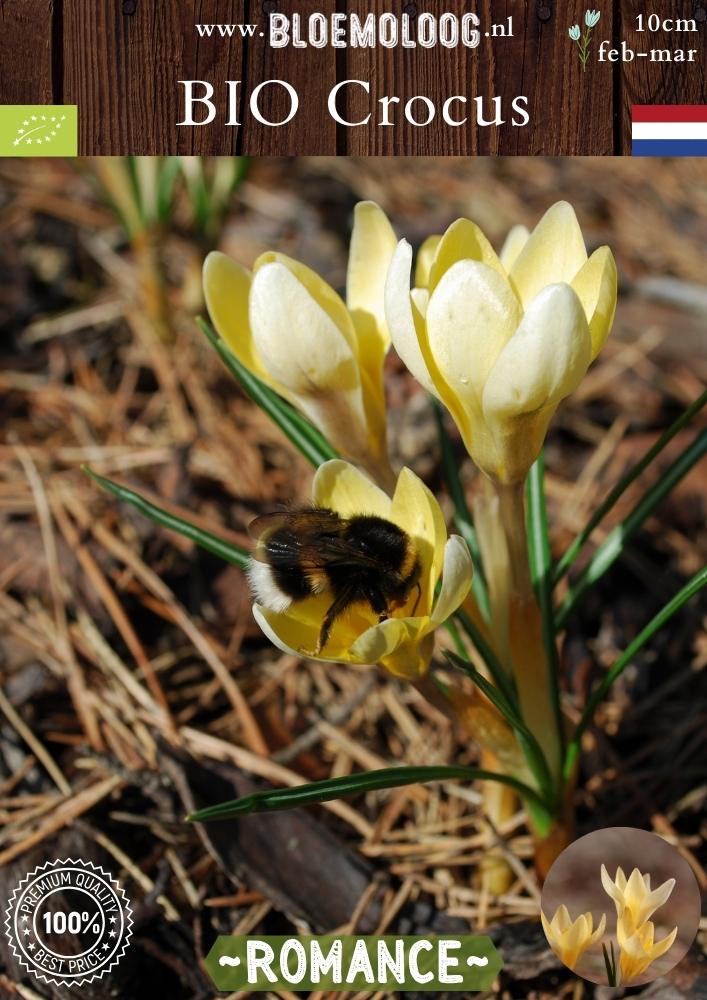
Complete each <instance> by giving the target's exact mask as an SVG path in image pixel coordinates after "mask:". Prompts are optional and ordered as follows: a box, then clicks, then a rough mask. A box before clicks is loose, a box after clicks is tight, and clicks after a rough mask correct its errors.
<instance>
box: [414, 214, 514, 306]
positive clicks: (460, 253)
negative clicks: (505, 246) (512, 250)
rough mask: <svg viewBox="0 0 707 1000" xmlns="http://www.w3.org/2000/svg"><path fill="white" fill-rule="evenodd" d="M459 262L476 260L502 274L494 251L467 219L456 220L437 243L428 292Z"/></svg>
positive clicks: (501, 267)
mask: <svg viewBox="0 0 707 1000" xmlns="http://www.w3.org/2000/svg"><path fill="white" fill-rule="evenodd" d="M460 260H476V261H479V263H481V264H486V266H487V267H490V268H492V270H494V271H498V273H499V274H504V270H503V266H502V264H501V262H500V260H499V259H498V256H497V254H496V251H495V250H494V249H493V247H492V246H491V244H490V243H489V241H488V240H487V239H486V237H485V236H484V234H483V233H482V232H481V230H480V229H479V227H478V226H477V225H476V223H475V222H471V221H470V220H469V219H457V221H456V222H453V223H452V224H451V226H450V227H449V229H448V230H447V231H446V233H445V234H444V236H443V237H442V239H441V240H440V241H439V246H438V247H437V252H436V253H435V256H434V260H433V262H432V267H431V268H430V277H429V289H430V292H433V291H434V289H435V288H436V287H437V285H438V284H439V282H440V281H441V279H442V276H443V275H444V274H446V272H447V271H448V270H449V268H450V267H452V265H453V264H456V263H457V261H460Z"/></svg>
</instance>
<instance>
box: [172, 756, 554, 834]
mask: <svg viewBox="0 0 707 1000" xmlns="http://www.w3.org/2000/svg"><path fill="white" fill-rule="evenodd" d="M453 780H462V781H477V780H481V781H498V782H500V783H501V784H504V785H508V786H510V787H511V788H514V789H515V790H516V791H517V792H518V793H519V794H520V795H522V796H524V797H526V798H528V799H531V800H532V801H533V802H534V803H536V804H537V805H538V806H539V807H540V808H541V809H544V810H546V809H547V807H546V805H545V803H544V802H543V800H542V798H541V797H540V796H539V795H538V793H537V792H536V791H535V790H534V789H533V788H531V787H530V786H529V785H526V784H525V783H524V782H522V781H518V780H517V779H516V778H511V777H509V776H508V775H505V774H497V773H496V772H494V771H484V770H481V769H480V768H475V767H456V766H453V765H452V766H448V767H447V766H431V767H385V768H381V769H380V770H377V771H364V772H362V773H360V774H347V775H343V776H342V777H340V778H325V779H324V780H323V781H313V782H311V783H310V784H307V785H296V786H295V787H294V788H268V789H266V790H265V791H262V792H254V793H253V794H252V795H245V796H243V797H242V798H240V799H233V800H231V801H230V802H221V803H219V804H218V805H215V806H208V807H207V808H206V809H200V810H199V811H198V812H195V813H192V814H191V815H190V816H187V820H188V821H189V822H190V823H195V822H198V823H208V822H212V821H215V820H224V819H232V818H233V817H234V816H244V815H247V814H248V813H256V812H273V811H274V810H278V809H295V808H298V807H299V806H307V805H312V804H313V803H316V802H329V801H331V800H332V799H339V798H342V797H344V796H347V795H359V794H361V793H362V792H370V791H375V790H378V789H384V788H401V787H402V786H403V785H416V784H419V783H421V782H426V781H453Z"/></svg>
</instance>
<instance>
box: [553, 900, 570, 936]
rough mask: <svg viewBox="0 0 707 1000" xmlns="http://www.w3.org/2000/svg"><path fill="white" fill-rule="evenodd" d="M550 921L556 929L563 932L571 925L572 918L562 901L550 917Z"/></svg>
mask: <svg viewBox="0 0 707 1000" xmlns="http://www.w3.org/2000/svg"><path fill="white" fill-rule="evenodd" d="M552 922H553V924H554V925H555V927H556V929H557V930H559V931H561V932H562V933H564V932H565V931H566V930H568V929H569V928H570V927H571V926H572V918H571V917H570V912H569V910H568V909H567V907H566V906H565V904H564V903H561V904H560V905H559V906H558V907H557V910H556V911H555V916H554V917H553V918H552Z"/></svg>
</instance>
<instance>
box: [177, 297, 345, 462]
mask: <svg viewBox="0 0 707 1000" xmlns="http://www.w3.org/2000/svg"><path fill="white" fill-rule="evenodd" d="M197 323H198V324H199V327H200V329H201V331H202V332H203V333H204V334H205V335H206V337H207V338H208V340H209V341H210V342H211V344H212V345H213V347H215V348H216V350H217V351H218V353H219V355H220V356H221V360H222V361H223V362H224V364H225V365H226V367H227V368H228V370H229V371H230V372H231V374H232V375H233V376H234V378H235V379H236V381H237V382H238V383H239V384H240V385H241V386H242V387H243V389H244V390H245V391H246V392H247V393H248V395H249V396H250V398H251V399H252V400H253V402H254V403H257V405H258V406H259V407H260V408H261V410H263V411H264V412H265V413H267V415H268V416H269V417H270V418H271V419H272V420H273V421H274V422H275V423H276V424H277V426H278V427H279V428H280V430H281V431H282V432H283V433H284V434H285V435H286V436H287V437H288V438H289V439H290V441H291V442H292V443H293V445H294V446H295V447H296V448H297V449H298V450H299V451H300V452H301V453H302V454H303V455H304V457H305V458H306V459H307V461H309V462H311V463H312V465H313V466H314V467H315V468H318V467H319V466H320V465H321V464H322V463H323V462H327V461H329V459H331V458H338V457H339V456H338V454H337V453H336V451H334V449H333V448H332V447H331V445H330V444H329V442H328V441H327V440H326V439H325V438H324V436H323V435H322V434H320V432H319V431H318V430H317V429H316V427H313V426H312V424H310V423H309V421H308V420H305V418H304V417H303V416H301V415H300V414H299V413H297V412H296V411H295V410H294V409H293V408H292V407H291V406H290V404H289V403H287V402H286V401H285V400H284V399H282V398H281V397H280V396H278V394H277V393H276V392H273V390H272V389H271V388H270V387H269V386H267V385H265V383H263V382H261V381H260V379H259V378H258V377H257V376H255V375H253V373H252V372H249V371H248V369H247V368H246V367H245V366H244V365H242V364H241V363H240V361H239V360H238V358H236V356H235V355H234V354H233V353H232V352H231V351H230V350H229V348H228V345H227V344H225V343H224V341H223V340H221V338H220V337H219V336H218V334H217V333H216V332H215V331H214V330H213V329H212V328H211V326H209V324H208V323H207V322H206V321H205V320H203V319H201V317H199V319H197Z"/></svg>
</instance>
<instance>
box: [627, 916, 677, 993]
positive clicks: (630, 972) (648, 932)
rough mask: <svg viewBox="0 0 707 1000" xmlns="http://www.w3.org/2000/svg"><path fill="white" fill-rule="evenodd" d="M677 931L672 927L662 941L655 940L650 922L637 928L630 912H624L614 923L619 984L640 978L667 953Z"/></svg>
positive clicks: (653, 929)
mask: <svg viewBox="0 0 707 1000" xmlns="http://www.w3.org/2000/svg"><path fill="white" fill-rule="evenodd" d="M677 933H678V929H677V927H674V928H673V929H672V931H671V932H670V934H667V935H666V936H665V937H664V938H663V939H662V940H660V941H656V940H655V927H654V926H653V924H652V923H651V921H650V920H647V921H646V922H645V923H643V924H640V926H637V925H636V923H635V922H634V920H633V918H632V916H631V914H630V912H629V911H628V910H625V911H624V914H623V916H621V917H619V919H618V920H617V922H616V940H617V941H618V943H619V967H620V969H621V983H622V985H628V984H629V983H631V982H632V981H633V980H634V979H637V978H638V977H639V976H642V975H643V973H644V972H645V971H646V970H647V969H648V966H649V965H651V964H652V963H653V962H655V960H656V959H657V958H660V957H661V955H665V953H666V952H667V951H669V950H670V949H671V948H672V946H673V943H674V941H675V938H676V937H677Z"/></svg>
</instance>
